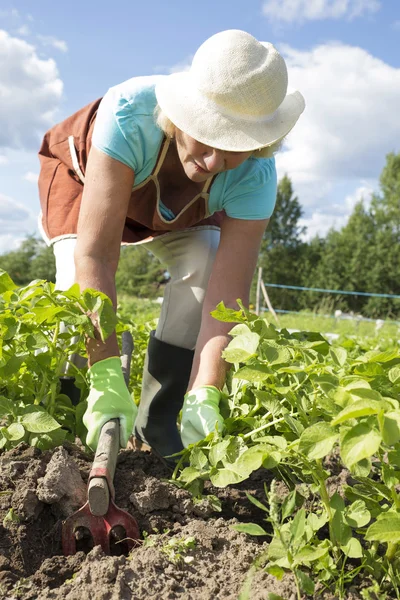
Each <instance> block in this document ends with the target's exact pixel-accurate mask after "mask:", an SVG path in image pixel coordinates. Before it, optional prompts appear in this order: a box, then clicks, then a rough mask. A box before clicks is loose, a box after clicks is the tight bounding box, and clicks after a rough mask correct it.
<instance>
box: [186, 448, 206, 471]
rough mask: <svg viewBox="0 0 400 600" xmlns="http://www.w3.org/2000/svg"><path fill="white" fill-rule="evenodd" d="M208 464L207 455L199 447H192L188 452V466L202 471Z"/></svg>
mask: <svg viewBox="0 0 400 600" xmlns="http://www.w3.org/2000/svg"><path fill="white" fill-rule="evenodd" d="M207 464H208V460H207V456H206V455H205V454H204V452H203V450H202V449H201V448H193V450H192V451H191V453H190V466H191V467H194V468H195V469H198V470H199V471H202V470H203V469H204V468H205V467H206V466H207Z"/></svg>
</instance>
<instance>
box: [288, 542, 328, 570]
mask: <svg viewBox="0 0 400 600" xmlns="http://www.w3.org/2000/svg"><path fill="white" fill-rule="evenodd" d="M322 544H325V545H322ZM328 551H329V545H328V544H326V543H325V541H324V542H322V543H320V544H319V545H318V546H303V548H301V550H299V552H297V553H296V555H295V557H294V561H293V564H294V565H302V564H304V563H310V562H313V561H314V560H319V559H320V558H322V557H323V556H326V555H327V554H328Z"/></svg>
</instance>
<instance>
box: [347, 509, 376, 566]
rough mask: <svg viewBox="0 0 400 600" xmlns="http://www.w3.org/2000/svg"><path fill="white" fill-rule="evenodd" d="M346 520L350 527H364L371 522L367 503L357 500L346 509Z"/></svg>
mask: <svg viewBox="0 0 400 600" xmlns="http://www.w3.org/2000/svg"><path fill="white" fill-rule="evenodd" d="M344 519H345V521H346V523H347V525H350V527H353V528H354V527H364V526H365V525H367V524H368V523H369V522H370V520H371V513H370V512H369V510H367V507H366V506H365V502H363V501H362V500H356V501H355V502H353V503H352V504H351V505H350V506H348V507H347V508H346V510H345V516H344ZM353 558H355V557H353Z"/></svg>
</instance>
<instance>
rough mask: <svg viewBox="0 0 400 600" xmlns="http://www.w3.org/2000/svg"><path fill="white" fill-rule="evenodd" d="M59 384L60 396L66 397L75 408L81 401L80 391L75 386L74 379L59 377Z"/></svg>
mask: <svg viewBox="0 0 400 600" xmlns="http://www.w3.org/2000/svg"><path fill="white" fill-rule="evenodd" d="M60 384H61V385H60V394H65V395H66V396H68V398H69V399H70V400H71V402H72V404H73V405H74V406H77V404H79V402H80V399H81V390H80V389H79V388H78V387H76V385H75V377H67V376H63V377H60Z"/></svg>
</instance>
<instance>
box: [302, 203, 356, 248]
mask: <svg viewBox="0 0 400 600" xmlns="http://www.w3.org/2000/svg"><path fill="white" fill-rule="evenodd" d="M346 222H347V216H343V215H336V214H335V215H332V214H330V213H326V212H322V211H320V210H316V211H315V212H313V214H312V215H311V217H309V218H305V219H299V227H304V226H305V227H307V231H306V233H305V235H303V236H302V239H303V240H304V241H309V240H311V239H312V238H314V237H315V236H317V235H318V236H319V237H325V236H326V234H327V233H328V231H329V230H330V229H341V228H342V227H344V225H346Z"/></svg>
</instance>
